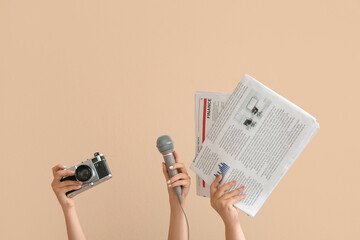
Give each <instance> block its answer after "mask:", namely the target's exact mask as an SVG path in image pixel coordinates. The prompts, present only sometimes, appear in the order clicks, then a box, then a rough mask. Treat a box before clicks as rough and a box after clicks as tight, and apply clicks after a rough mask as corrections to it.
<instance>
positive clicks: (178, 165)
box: [169, 163, 187, 174]
mask: <svg viewBox="0 0 360 240" xmlns="http://www.w3.org/2000/svg"><path fill="white" fill-rule="evenodd" d="M169 169H170V170H174V169H179V171H180V172H182V173H185V174H187V170H186V167H185V164H183V163H174V164H173V165H171V166H170V167H169Z"/></svg>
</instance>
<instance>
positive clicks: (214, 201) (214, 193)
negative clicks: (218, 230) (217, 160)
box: [210, 174, 246, 225]
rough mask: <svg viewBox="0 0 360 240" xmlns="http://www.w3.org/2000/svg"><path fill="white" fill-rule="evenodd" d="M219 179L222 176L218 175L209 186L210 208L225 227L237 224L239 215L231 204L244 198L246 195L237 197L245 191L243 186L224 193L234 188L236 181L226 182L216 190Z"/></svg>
mask: <svg viewBox="0 0 360 240" xmlns="http://www.w3.org/2000/svg"><path fill="white" fill-rule="evenodd" d="M221 179H222V175H221V174H220V175H219V176H218V177H217V178H216V179H215V180H214V182H213V183H212V184H211V186H210V201H211V206H212V207H213V208H214V209H215V210H216V211H217V212H218V213H219V215H220V217H221V218H222V220H223V221H224V223H225V225H228V224H239V215H238V212H237V209H236V207H235V206H234V205H233V204H234V203H236V202H238V201H240V200H241V199H244V198H245V197H246V194H241V195H239V194H240V193H241V192H243V191H244V190H245V186H242V187H240V188H237V189H235V190H233V191H231V192H228V193H225V192H226V191H227V190H229V189H230V188H232V187H233V186H235V185H236V183H237V181H236V180H234V181H232V182H228V183H226V184H224V185H223V186H221V187H219V188H218V186H219V183H220V181H221Z"/></svg>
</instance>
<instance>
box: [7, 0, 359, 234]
mask: <svg viewBox="0 0 360 240" xmlns="http://www.w3.org/2000/svg"><path fill="white" fill-rule="evenodd" d="M359 23H360V3H359V1H358V0H337V1H330V0H327V1H314V0H303V1H288V0H273V1H254V0H251V1H240V0H238V1H176V0H166V1H165V0H152V1H136V0H133V1H115V0H113V1H110V0H109V1H106V0H104V1H89V0H88V1H86V0H82V1H80V0H75V1H74V0H71V1H70V0H65V1H49V0H43V1H40V0H32V1H25V0H24V1H16V0H11V1H10V0H8V1H6V0H0V111H1V113H0V114H1V115H0V120H1V124H0V134H1V140H0V141H1V142H0V149H1V151H2V154H1V155H2V157H1V162H2V168H1V173H0V176H1V177H0V178H1V179H0V180H1V181H0V184H1V197H0V203H1V204H0V211H1V215H0V218H1V220H0V221H1V222H0V232H1V237H0V238H1V239H7V240H11V239H39V240H42V239H53V240H57V239H65V238H66V234H65V225H64V221H63V218H62V212H61V210H60V206H59V205H58V203H57V201H56V198H55V196H54V195H53V193H52V190H51V188H50V182H51V180H52V174H51V167H52V166H53V165H55V164H57V163H63V164H66V165H68V166H72V165H74V164H77V163H79V162H80V161H82V160H85V159H86V158H88V157H91V155H92V154H93V153H94V152H95V151H100V152H103V153H104V154H105V155H106V157H107V159H108V163H109V165H110V167H111V170H112V172H113V176H114V177H113V179H112V180H111V181H109V182H106V183H104V184H103V185H101V186H98V187H96V188H94V189H92V190H91V191H88V192H86V193H84V194H82V195H80V196H78V197H77V206H78V213H79V216H80V219H81V222H82V225H83V228H84V231H85V232H86V235H87V237H88V239H90V240H91V239H165V238H166V235H167V227H168V216H169V207H168V200H167V192H166V185H165V181H164V179H163V176H162V172H161V161H162V158H161V156H160V155H159V153H158V152H157V149H156V147H155V140H156V138H157V137H158V136H159V135H161V134H165V133H166V134H169V135H171V136H172V137H173V139H174V140H175V143H176V145H175V146H176V150H177V151H178V153H179V154H180V156H181V161H183V162H184V163H186V165H187V166H189V165H190V163H191V161H192V159H193V158H194V148H195V147H194V93H195V91H196V90H206V91H219V92H232V90H233V89H234V88H235V86H236V85H237V83H238V82H239V80H240V79H241V77H242V75H243V74H244V73H248V74H250V75H252V76H253V77H255V78H257V79H258V80H260V81H261V82H263V83H264V84H266V85H267V86H269V87H270V88H272V89H273V90H275V91H277V92H278V93H279V94H281V95H283V96H284V97H286V98H288V99H289V100H291V101H293V102H294V103H296V104H297V105H299V106H300V107H302V108H304V109H305V110H306V111H308V112H309V113H311V114H313V115H314V116H315V117H317V119H318V121H319V123H320V126H321V129H320V131H319V132H318V133H317V134H316V136H315V137H314V139H313V140H312V141H311V142H310V144H309V145H308V146H307V148H306V149H305V151H304V152H303V153H302V154H301V156H300V157H299V158H298V159H297V161H296V162H295V163H294V164H293V166H292V167H291V169H290V170H289V171H288V173H287V174H286V176H285V177H284V178H283V180H282V181H281V182H280V184H279V185H278V187H277V188H276V189H275V190H274V192H273V193H272V195H271V196H270V198H269V199H268V200H267V202H266V203H265V205H264V206H263V208H262V209H261V210H260V212H259V213H258V215H257V216H256V217H255V218H253V219H251V218H249V217H247V216H246V215H245V214H244V213H242V212H241V213H240V218H241V223H242V226H243V229H244V231H245V233H246V236H247V239H276V240H281V239H284V240H285V239H286V240H288V239H292V240H297V239H327V240H332V239H359V238H360V217H359V215H360V204H359V197H360V194H359V185H358V183H359V170H360V164H359V157H358V149H359V141H358V139H359V137H358V135H359V133H360V131H359V126H358V124H359V121H360V114H359V111H358V108H359V100H360V98H359V87H360V84H359V80H360V79H359V77H360V74H359V62H360V45H359V43H360V32H359ZM190 174H191V176H192V178H193V183H192V189H191V192H190V194H189V195H190V196H189V198H188V206H187V213H188V217H189V219H190V223H191V235H192V239H224V233H223V231H224V229H223V224H222V222H221V220H220V217H219V216H218V215H217V214H216V213H215V212H214V211H213V210H212V208H211V207H210V205H209V200H208V199H206V198H201V197H197V196H196V195H195V175H194V173H193V172H191V173H190Z"/></svg>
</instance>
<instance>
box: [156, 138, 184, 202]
mask: <svg viewBox="0 0 360 240" xmlns="http://www.w3.org/2000/svg"><path fill="white" fill-rule="evenodd" d="M156 147H157V148H158V150H159V152H160V153H161V154H162V155H163V157H164V161H165V164H166V169H167V171H168V174H169V176H170V178H172V177H173V176H175V175H176V174H178V170H177V169H173V170H171V169H169V167H170V166H172V165H173V164H174V163H175V157H174V154H173V152H174V142H173V140H172V139H171V137H170V136H168V135H162V136H160V137H159V138H158V139H157V141H156ZM173 189H174V191H175V193H176V195H177V197H178V199H179V202H180V205H182V198H181V193H182V190H181V186H176V187H173Z"/></svg>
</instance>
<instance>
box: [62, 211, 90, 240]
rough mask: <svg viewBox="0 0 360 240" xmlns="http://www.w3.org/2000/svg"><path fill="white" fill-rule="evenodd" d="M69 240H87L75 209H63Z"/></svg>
mask: <svg viewBox="0 0 360 240" xmlns="http://www.w3.org/2000/svg"><path fill="white" fill-rule="evenodd" d="M63 212H64V216H65V222H66V230H67V235H68V239H69V240H86V238H85V235H84V233H83V230H82V228H81V225H80V221H79V218H78V215H77V213H76V209H75V207H72V208H68V209H63Z"/></svg>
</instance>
